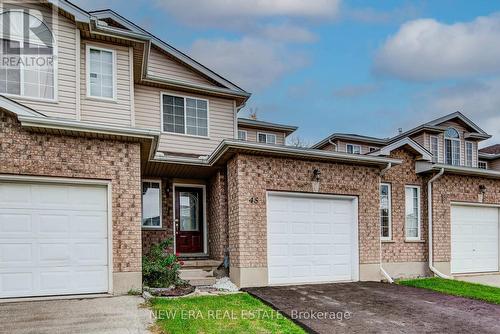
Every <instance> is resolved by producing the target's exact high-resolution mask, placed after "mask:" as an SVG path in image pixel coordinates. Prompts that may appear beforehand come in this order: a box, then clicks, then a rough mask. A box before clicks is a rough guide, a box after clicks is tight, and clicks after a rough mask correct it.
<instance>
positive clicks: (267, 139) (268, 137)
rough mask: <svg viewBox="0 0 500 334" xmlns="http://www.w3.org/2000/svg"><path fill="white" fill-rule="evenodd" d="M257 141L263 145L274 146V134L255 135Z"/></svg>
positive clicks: (259, 133) (262, 133)
mask: <svg viewBox="0 0 500 334" xmlns="http://www.w3.org/2000/svg"><path fill="white" fill-rule="evenodd" d="M257 141H258V142H259V143H263V144H276V135H275V134H274V133H265V132H258V133H257Z"/></svg>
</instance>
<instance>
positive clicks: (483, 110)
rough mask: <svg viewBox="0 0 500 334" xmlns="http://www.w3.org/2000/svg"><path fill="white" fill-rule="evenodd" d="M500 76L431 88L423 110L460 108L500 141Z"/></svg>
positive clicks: (435, 112)
mask: <svg viewBox="0 0 500 334" xmlns="http://www.w3.org/2000/svg"><path fill="white" fill-rule="evenodd" d="M498 92H500V79H492V80H487V81H481V82H478V81H474V82H467V83H461V84H457V85H454V86H451V87H446V88H441V89H438V90H435V91H433V92H431V93H430V94H429V95H428V97H427V99H426V102H425V103H426V106H424V110H428V111H429V113H431V114H432V115H433V116H442V115H443V114H445V113H451V112H454V111H461V112H462V113H464V114H465V115H466V116H467V117H469V118H471V119H472V121H474V122H475V123H476V124H477V125H479V126H480V127H481V128H482V129H484V130H485V131H486V132H488V133H489V134H491V135H492V136H493V138H492V139H491V140H490V142H494V143H498V142H499V141H500V94H499V93H498Z"/></svg>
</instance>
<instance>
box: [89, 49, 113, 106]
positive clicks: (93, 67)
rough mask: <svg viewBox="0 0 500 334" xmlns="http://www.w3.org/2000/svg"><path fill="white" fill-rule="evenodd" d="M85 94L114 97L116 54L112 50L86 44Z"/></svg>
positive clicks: (105, 97) (102, 97)
mask: <svg viewBox="0 0 500 334" xmlns="http://www.w3.org/2000/svg"><path fill="white" fill-rule="evenodd" d="M87 96H88V97H96V98H101V99H109V100H115V99H116V55H115V51H114V50H107V49H101V48H97V47H94V46H87Z"/></svg>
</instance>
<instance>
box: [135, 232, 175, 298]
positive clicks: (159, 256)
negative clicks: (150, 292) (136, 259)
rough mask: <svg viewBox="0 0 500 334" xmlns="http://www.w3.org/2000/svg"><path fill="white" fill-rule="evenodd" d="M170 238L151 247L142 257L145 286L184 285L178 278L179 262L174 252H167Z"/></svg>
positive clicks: (165, 286) (170, 242) (170, 241)
mask: <svg viewBox="0 0 500 334" xmlns="http://www.w3.org/2000/svg"><path fill="white" fill-rule="evenodd" d="M172 242H173V241H172V239H166V240H164V241H162V242H160V243H159V244H156V245H154V246H152V247H151V249H150V250H149V253H148V254H146V256H144V257H143V259H142V277H143V283H144V285H145V286H148V287H150V288H168V287H170V286H172V285H174V286H178V285H184V281H182V280H181V279H180V278H179V269H180V267H181V264H182V263H181V262H179V260H178V258H177V256H176V254H173V253H169V252H167V249H168V248H169V247H170V246H171V245H172Z"/></svg>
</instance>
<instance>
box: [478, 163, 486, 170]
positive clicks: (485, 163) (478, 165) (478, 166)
mask: <svg viewBox="0 0 500 334" xmlns="http://www.w3.org/2000/svg"><path fill="white" fill-rule="evenodd" d="M479 164H484V166H485V167H486V168H484V169H485V170H487V169H488V162H487V161H478V162H477V167H478V168H481V167H479Z"/></svg>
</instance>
